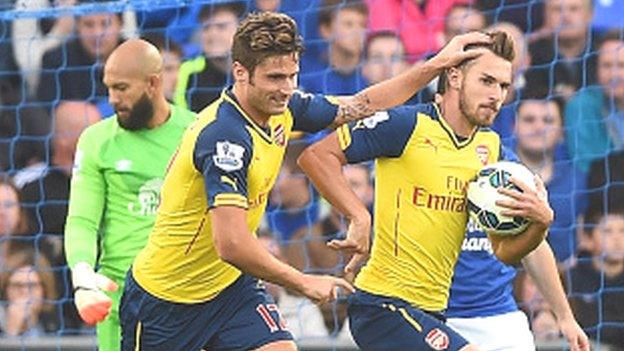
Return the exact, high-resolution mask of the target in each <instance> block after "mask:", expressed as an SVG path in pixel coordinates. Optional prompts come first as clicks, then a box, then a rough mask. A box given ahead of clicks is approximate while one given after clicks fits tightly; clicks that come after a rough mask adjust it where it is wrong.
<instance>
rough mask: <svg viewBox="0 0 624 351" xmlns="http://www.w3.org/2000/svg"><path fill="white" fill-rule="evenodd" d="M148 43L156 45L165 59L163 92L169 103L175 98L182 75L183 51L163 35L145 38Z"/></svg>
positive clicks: (156, 34)
mask: <svg viewBox="0 0 624 351" xmlns="http://www.w3.org/2000/svg"><path fill="white" fill-rule="evenodd" d="M143 39H145V40H146V41H148V42H150V43H151V44H152V45H154V46H155V47H156V48H157V49H158V51H160V55H161V56H162V58H163V64H164V66H163V83H162V84H163V92H164V94H165V98H166V99H167V101H169V102H173V101H174V98H175V89H176V84H177V83H178V77H179V75H180V65H181V64H182V56H183V54H182V49H181V48H180V46H179V45H178V44H177V43H176V42H174V41H172V40H167V39H166V38H165V37H164V36H163V35H161V34H158V33H152V34H148V35H145V36H144V37H143Z"/></svg>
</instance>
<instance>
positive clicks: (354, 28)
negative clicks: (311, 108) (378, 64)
mask: <svg viewBox="0 0 624 351" xmlns="http://www.w3.org/2000/svg"><path fill="white" fill-rule="evenodd" d="M367 17H368V9H367V8H366V5H365V4H364V2H362V1H361V0H347V1H344V0H324V1H323V2H322V4H321V8H320V11H319V33H320V34H321V37H323V38H324V39H325V40H326V41H327V42H328V44H329V47H328V50H327V52H324V53H322V54H321V55H320V56H319V57H317V60H318V61H317V66H316V67H314V68H313V67H312V66H311V65H308V68H307V69H308V71H307V72H301V75H300V82H301V87H302V88H303V89H304V90H305V91H307V92H311V93H324V94H335V95H338V94H354V93H356V92H358V91H360V90H362V89H363V88H365V87H366V86H368V82H367V81H366V78H364V76H363V75H362V69H361V63H362V54H363V53H364V40H365V34H366V19H367Z"/></svg>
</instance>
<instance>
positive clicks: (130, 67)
mask: <svg viewBox="0 0 624 351" xmlns="http://www.w3.org/2000/svg"><path fill="white" fill-rule="evenodd" d="M105 69H114V70H119V71H120V72H119V73H121V74H123V75H124V76H131V75H138V76H140V77H141V78H147V77H149V76H150V75H160V74H161V73H162V70H163V59H162V56H161V55H160V52H159V51H158V49H157V48H156V47H155V46H154V45H152V44H150V43H149V42H147V41H145V40H142V39H130V40H127V41H125V42H124V43H123V44H121V45H119V46H118V47H117V48H116V49H115V50H114V51H113V53H112V54H111V55H110V57H109V58H108V60H107V61H106V68H105Z"/></svg>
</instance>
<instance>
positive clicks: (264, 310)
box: [256, 303, 286, 333]
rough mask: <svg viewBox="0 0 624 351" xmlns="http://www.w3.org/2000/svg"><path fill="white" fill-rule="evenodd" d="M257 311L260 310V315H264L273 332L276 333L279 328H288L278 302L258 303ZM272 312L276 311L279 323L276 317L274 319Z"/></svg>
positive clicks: (263, 317)
mask: <svg viewBox="0 0 624 351" xmlns="http://www.w3.org/2000/svg"><path fill="white" fill-rule="evenodd" d="M256 311H257V312H258V314H260V317H262V320H263V321H264V323H266V325H267V326H268V327H269V330H270V331H271V333H275V332H276V331H279V330H286V323H284V319H283V318H282V316H281V314H280V312H279V309H278V308H277V305H276V304H274V303H271V304H268V305H262V304H260V305H258V307H256ZM270 312H275V313H276V314H277V319H278V321H279V324H278V323H276V322H275V319H273V317H272V316H271V313H270Z"/></svg>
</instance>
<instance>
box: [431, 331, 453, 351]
mask: <svg viewBox="0 0 624 351" xmlns="http://www.w3.org/2000/svg"><path fill="white" fill-rule="evenodd" d="M425 342H426V343H427V344H428V345H429V346H431V348H432V349H434V350H446V349H447V348H448V347H449V337H448V335H446V333H445V332H443V331H442V330H440V329H438V328H435V329H432V330H431V331H430V332H429V333H428V334H427V336H426V337H425Z"/></svg>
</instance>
